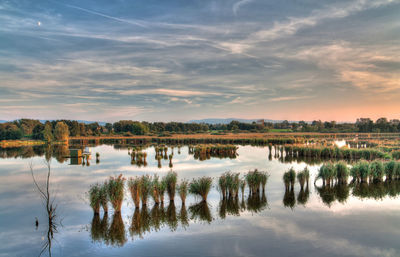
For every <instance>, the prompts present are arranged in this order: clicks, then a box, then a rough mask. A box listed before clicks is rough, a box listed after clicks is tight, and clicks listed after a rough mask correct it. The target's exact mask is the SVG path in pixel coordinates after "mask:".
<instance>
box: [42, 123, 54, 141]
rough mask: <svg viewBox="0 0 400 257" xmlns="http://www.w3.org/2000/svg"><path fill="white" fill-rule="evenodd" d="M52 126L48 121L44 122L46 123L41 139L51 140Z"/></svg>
mask: <svg viewBox="0 0 400 257" xmlns="http://www.w3.org/2000/svg"><path fill="white" fill-rule="evenodd" d="M52 130H53V128H52V126H51V123H50V122H48V121H47V122H46V124H45V125H44V130H43V139H44V140H45V141H47V142H51V141H53V139H54V137H53V132H52Z"/></svg>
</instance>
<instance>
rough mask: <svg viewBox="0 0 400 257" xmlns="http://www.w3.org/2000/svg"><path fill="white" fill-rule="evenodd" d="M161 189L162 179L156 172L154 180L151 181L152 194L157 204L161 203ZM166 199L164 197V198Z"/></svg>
mask: <svg viewBox="0 0 400 257" xmlns="http://www.w3.org/2000/svg"><path fill="white" fill-rule="evenodd" d="M160 191H161V181H160V180H159V178H158V175H157V174H154V176H153V181H152V182H151V190H150V195H151V197H152V198H153V201H154V203H155V204H159V203H160V193H161V192H160ZM163 200H164V199H163Z"/></svg>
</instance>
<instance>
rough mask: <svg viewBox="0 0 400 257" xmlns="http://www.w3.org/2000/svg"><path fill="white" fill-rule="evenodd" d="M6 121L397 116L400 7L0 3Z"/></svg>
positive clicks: (235, 0) (0, 84) (397, 0)
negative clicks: (21, 119) (34, 119)
mask: <svg viewBox="0 0 400 257" xmlns="http://www.w3.org/2000/svg"><path fill="white" fill-rule="evenodd" d="M0 96H1V97H0V120H13V119H18V118H36V119H79V120H91V121H118V120H121V119H132V120H145V121H188V120H192V119H203V118H231V117H234V118H248V119H256V118H265V119H277V120H284V119H287V120H319V119H320V120H323V121H325V120H328V121H330V120H336V121H355V120H356V119H357V118H359V117H370V118H372V119H377V118H379V117H387V118H389V119H394V118H400V101H399V98H400V0H335V1H334V0H281V1H275V0H168V1H165V0H158V1H157V0H130V1H128V0H115V1H109V0H85V1H82V0H80V1H77V0H68V1H67V0H54V1H53V0H35V1H29V0H12V1H7V0H0Z"/></svg>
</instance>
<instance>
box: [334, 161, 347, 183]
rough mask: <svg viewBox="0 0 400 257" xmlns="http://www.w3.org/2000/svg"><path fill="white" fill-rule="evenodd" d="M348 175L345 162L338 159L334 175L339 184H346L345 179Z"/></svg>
mask: <svg viewBox="0 0 400 257" xmlns="http://www.w3.org/2000/svg"><path fill="white" fill-rule="evenodd" d="M349 175H350V172H349V168H348V167H347V164H346V163H345V162H343V161H340V162H338V163H336V164H335V177H336V179H337V182H338V183H339V184H347V179H348V177H349Z"/></svg>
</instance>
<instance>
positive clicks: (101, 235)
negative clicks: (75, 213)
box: [90, 213, 109, 244]
mask: <svg viewBox="0 0 400 257" xmlns="http://www.w3.org/2000/svg"><path fill="white" fill-rule="evenodd" d="M90 236H91V238H92V240H93V241H94V242H96V241H97V242H104V243H106V244H108V243H109V236H108V215H107V213H105V214H104V216H103V219H101V220H100V215H99V214H95V215H93V219H92V223H91V230H90Z"/></svg>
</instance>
